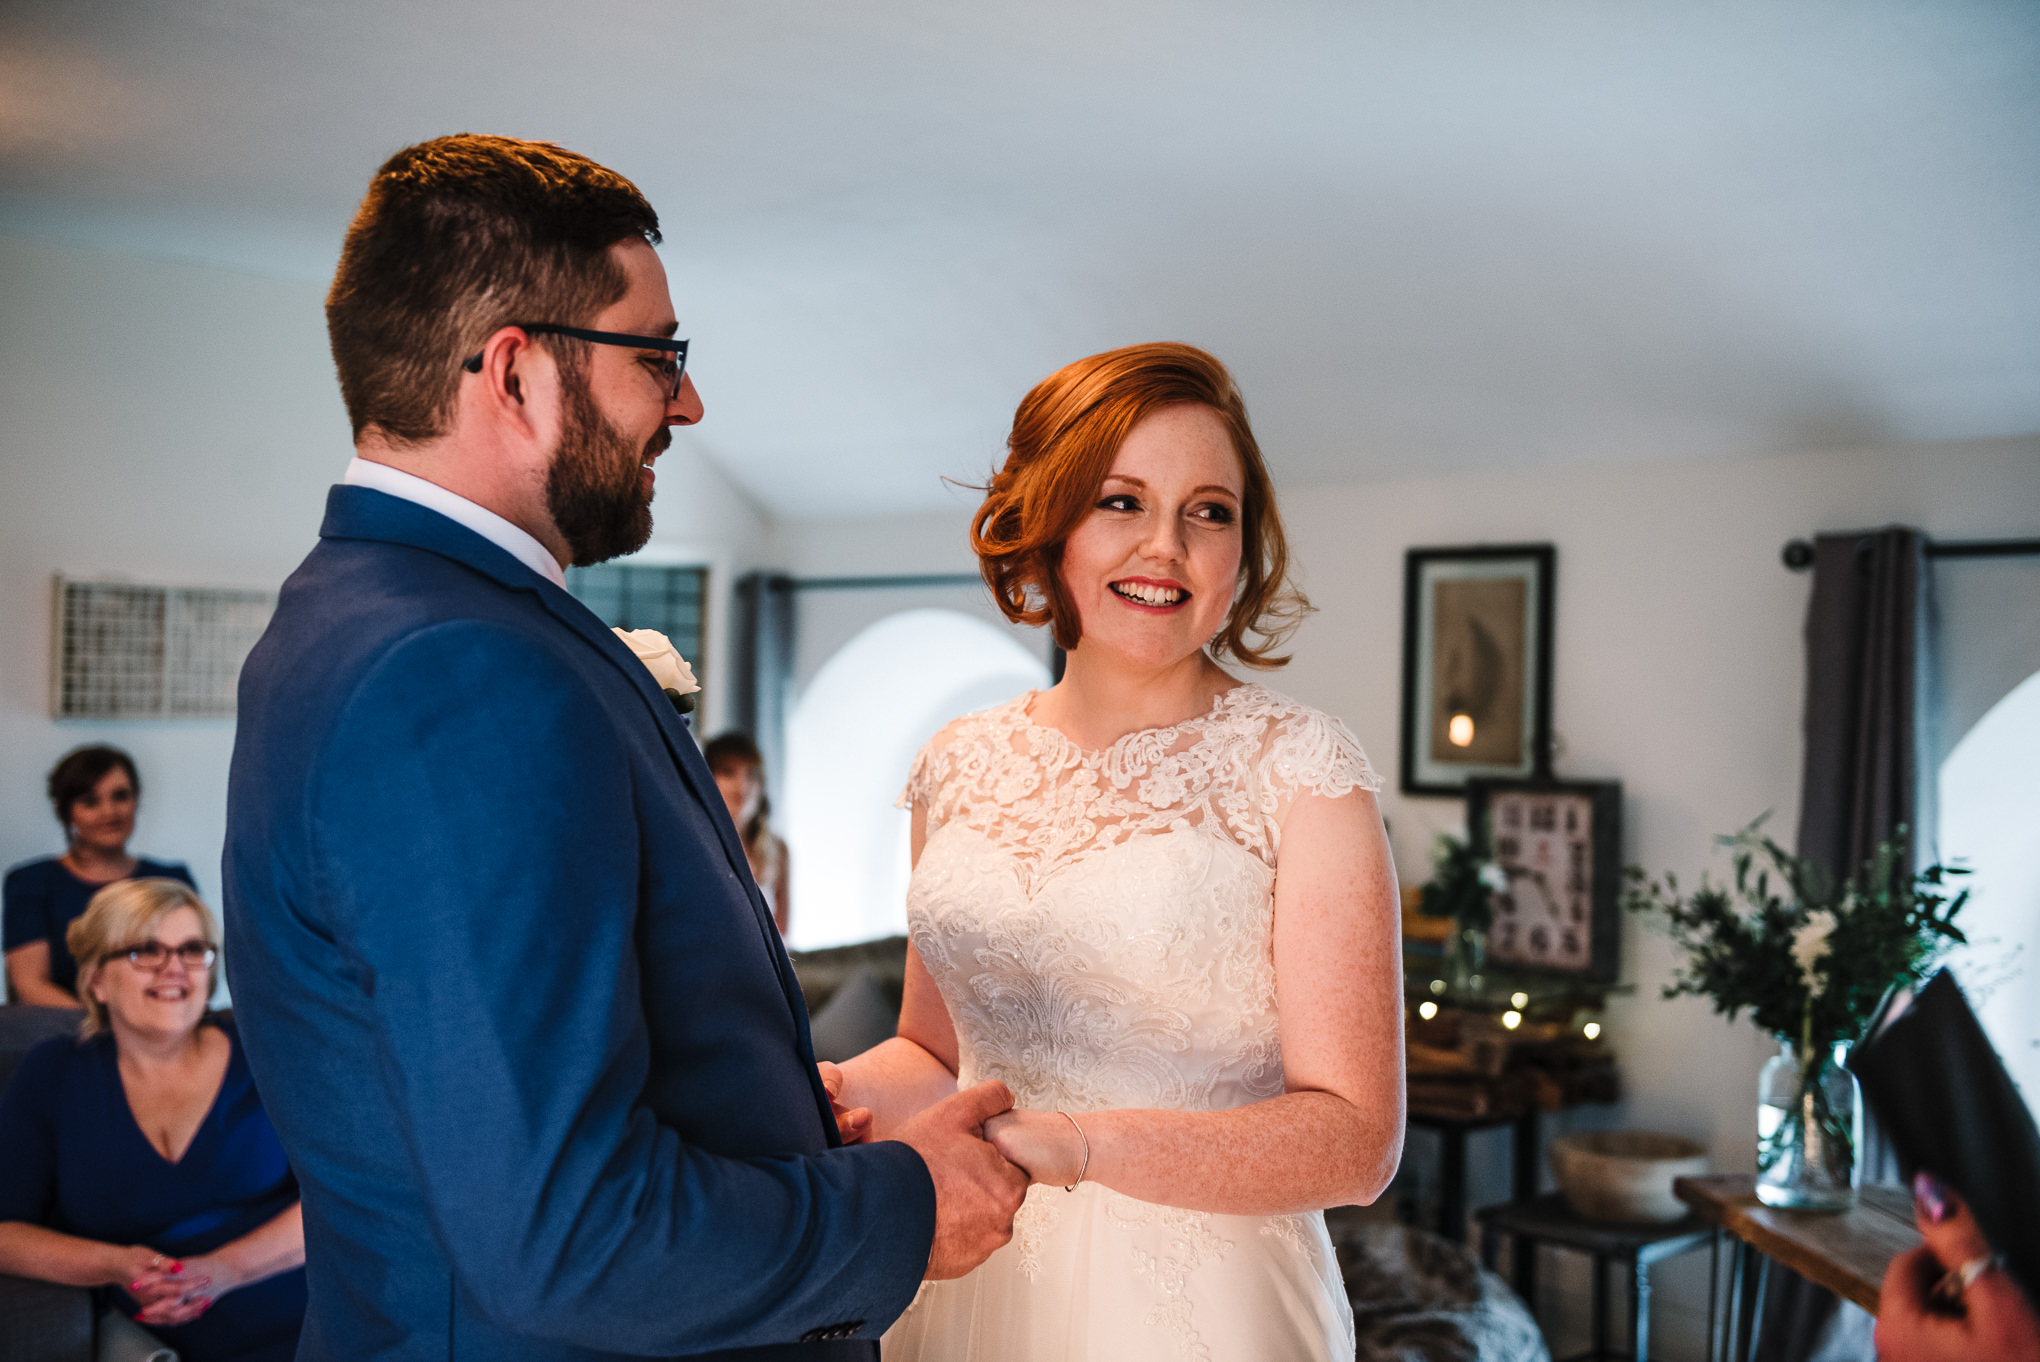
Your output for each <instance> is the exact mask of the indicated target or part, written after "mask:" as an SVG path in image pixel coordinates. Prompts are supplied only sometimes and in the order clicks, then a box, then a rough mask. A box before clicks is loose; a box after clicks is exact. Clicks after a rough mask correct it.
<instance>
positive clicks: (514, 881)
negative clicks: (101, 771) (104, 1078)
mask: <svg viewBox="0 0 2040 1362" xmlns="http://www.w3.org/2000/svg"><path fill="white" fill-rule="evenodd" d="M320 534H321V542H320V544H319V545H318V547H317V548H315V549H314V550H313V551H312V553H311V555H310V556H309V557H307V558H306V559H305V561H304V563H303V565H302V566H300V567H299V568H298V570H297V572H296V573H294V574H293V575H292V576H291V578H290V580H289V582H287V583H286V584H285V586H284V588H283V593H282V597H281V599H280V601H279V602H278V606H277V611H276V616H275V619H274V620H273V622H272V623H271V624H270V626H269V630H268V632H267V633H265V634H264V635H263V638H262V641H261V642H260V643H259V644H258V645H257V646H256V648H255V651H254V652H253V653H252V654H251V655H250V656H249V659H248V663H247V666H246V668H245V669H244V670H243V672H242V677H241V712H240V725H239V731H238V734H237V736H236V739H235V744H234V760H233V772H232V778H231V782H230V787H229V793H228V813H227V844H226V854H225V864H224V867H223V869H224V880H225V890H226V892H225V907H226V918H227V922H228V926H229V931H228V935H227V940H228V942H229V943H230V956H229V959H230V965H231V977H232V981H233V989H234V1004H235V1010H236V1015H237V1017H238V1018H239V1021H240V1028H241V1032H242V1034H243V1036H244V1037H245V1039H246V1044H247V1050H248V1057H249V1059H250V1061H251V1062H252V1064H253V1065H254V1070H255V1076H256V1079H257V1081H258V1083H259V1085H260V1088H261V1092H262V1096H263V1100H264V1102H265V1103H266V1105H267V1106H268V1108H269V1112H270V1115H271V1118H272V1119H273V1120H274V1122H275V1125H276V1128H277V1131H278V1133H279V1134H280V1135H281V1136H282V1138H283V1142H284V1146H285V1148H286V1149H287V1150H288V1152H289V1154H290V1158H291V1162H292V1164H293V1165H294V1166H295V1168H296V1171H297V1175H298V1178H299V1181H300V1182H301V1184H302V1186H303V1193H304V1210H305V1249H306V1268H307V1273H308V1287H309V1296H310V1306H309V1312H308V1315H307V1318H306V1321H305V1329H304V1334H303V1344H302V1350H301V1351H300V1353H299V1356H300V1357H301V1358H305V1359H323V1358H336V1359H348V1360H349V1362H354V1360H355V1359H365V1358H407V1359H408V1358H432V1359H441V1358H487V1359H491V1362H521V1360H522V1359H570V1358H571V1359H583V1358H597V1357H603V1356H609V1355H615V1354H626V1355H637V1356H644V1355H651V1356H674V1355H695V1354H702V1353H710V1354H716V1355H721V1354H723V1353H724V1352H725V1351H730V1350H746V1349H755V1348H761V1347H763V1348H765V1351H762V1352H759V1353H757V1354H755V1356H756V1357H759V1358H778V1357H782V1356H783V1357H787V1358H794V1357H798V1358H802V1359H822V1358H830V1357H836V1358H848V1357H859V1358H870V1357H873V1356H875V1353H876V1348H875V1345H874V1344H873V1343H871V1342H868V1341H862V1342H860V1341H856V1340H870V1339H873V1338H876V1336H877V1335H878V1334H879V1333H880V1332H881V1331H883V1329H884V1328H885V1327H886V1326H887V1325H888V1324H890V1323H891V1321H892V1320H893V1319H894V1318H895V1317H896V1316H897V1315H899V1313H900V1312H901V1311H902V1310H904V1309H905V1308H906V1305H907V1303H908V1302H909V1301H910V1300H911V1299H912V1297H913V1294H914V1291H915V1289H916V1287H917V1286H918V1284H919V1281H920V1277H921V1273H922V1271H923V1269H924V1268H925V1266H926V1263H927V1259H928V1251H929V1245H930V1242H931V1239H932V1236H933V1232H934V1212H935V1203H934V1189H933V1186H932V1184H931V1182H930V1180H929V1177H928V1171H927V1168H926V1167H925V1165H923V1164H922V1162H921V1160H920V1158H919V1156H917V1155H916V1154H915V1153H914V1152H913V1151H912V1150H910V1149H908V1148H907V1147H906V1146H905V1145H901V1144H896V1143H886V1144H876V1145H867V1146H859V1147H853V1148H842V1147H840V1145H839V1141H838V1140H837V1138H836V1131H835V1124H834V1121H833V1120H832V1119H831V1118H830V1115H829V1105H828V1099H827V1095H826V1094H825V1093H824V1092H823V1091H822V1089H821V1085H820V1082H819V1080H818V1079H817V1077H816V1075H815V1069H814V1057H813V1054H812V1052H811V1050H810V1048H809V1043H808V1029H807V1013H806V1010H805V1008H804V1007H803V1006H802V1003H801V997H800V993H799V990H798V989H797V987H796V986H795V984H794V980H793V973H792V970H791V968H790V967H789V966H788V964H787V961H786V956H785V953H784V952H783V951H782V950H781V948H780V944H779V938H778V934H777V933H776V932H775V931H774V930H773V927H772V920H771V918H770V916H769V915H768V914H767V913H766V911H765V907H764V903H763V901H762V899H761V898H760V896H759V894H758V892H757V889H756V886H755V885H753V883H752V881H751V876H750V871H749V868H748V866H747V864H746V861H745V859H744V854H743V850H742V848H741V846H740V844H739V842H738V840H737V835H736V831H735V829H734V828H733V827H732V826H731V824H730V821H729V817H728V815H727V813H726V812H725V811H724V806H723V803H722V800H721V798H720V797H719V795H718V794H717V792H716V788H715V784H714V781H713V779H712V778H711V776H710V775H709V772H708V770H707V767H706V766H705V765H704V763H703V761H702V759H701V755H700V753H699V751H698V750H697V749H696V748H695V745H694V743H693V741H692V740H691V739H690V738H689V736H688V735H687V733H686V731H685V729H684V728H683V726H682V725H681V723H680V721H679V718H678V716H677V715H675V714H674V712H673V709H672V705H671V703H670V702H669V701H668V700H667V699H666V697H665V696H664V695H663V694H662V693H661V692H660V691H659V690H658V689H657V688H656V687H655V685H654V684H653V682H652V679H651V675H650V673H649V672H647V671H646V669H645V667H644V666H643V664H641V663H639V662H638V661H637V659H636V658H634V657H633V656H632V655H631V653H630V651H629V649H627V648H625V647H624V646H623V645H622V644H621V643H620V642H618V641H617V640H616V638H615V637H614V636H613V635H612V634H611V633H610V632H609V630H608V629H607V628H605V627H604V626H603V624H602V623H601V621H599V620H598V619H596V618H595V616H594V615H592V614H590V613H589V612H588V610H587V609H586V608H584V607H583V606H582V605H581V604H580V603H579V602H578V601H575V600H574V599H573V598H572V597H570V596H569V595H567V594H566V593H565V592H564V591H561V590H560V589H558V588H557V587H555V586H553V585H552V584H551V583H550V582H548V581H545V580H543V579H541V578H540V577H539V576H537V575H536V574H535V573H533V572H531V571H530V570H529V569H528V568H526V567H525V566H523V565H522V564H521V563H519V562H517V561H516V560H515V559H514V558H513V557H511V556H510V555H509V554H508V553H505V552H504V551H503V550H501V549H499V548H497V547H496V546H495V545H493V544H491V543H489V542H488V541H487V540H485V539H483V538H481V537H480V536H479V535H476V534H474V533H472V532H471V531H469V530H467V529H465V528H463V527H461V526H459V525H457V524H455V523H454V522H452V521H450V520H448V519H446V518H445V517H443V516H441V515H438V514H437V513H435V512H432V511H429V510H426V509H425V508H423V507H421V506H417V505H414V504H412V503H410V502H407V501H404V500H402V499H400V498H396V497H391V496H387V495H385V494H383V493H381V492H375V491H371V490H368V489H366V488H359V487H336V488H335V489H333V492H332V494H331V497H330V498H329V500H328V503H327V512H326V523H325V525H324V526H323V528H322V529H321V531H320ZM803 1337H806V1338H809V1339H817V1338H819V1339H830V1338H835V1339H844V1340H849V1341H842V1342H827V1341H824V1342H820V1343H815V1342H809V1343H805V1344H802V1343H799V1342H797V1340H801V1339H802V1338H803ZM772 1345H783V1346H772ZM740 1355H741V1356H744V1357H746V1358H749V1357H753V1356H754V1354H753V1353H751V1352H748V1351H744V1352H741V1354H740Z"/></svg>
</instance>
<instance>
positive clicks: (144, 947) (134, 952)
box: [107, 941, 220, 974]
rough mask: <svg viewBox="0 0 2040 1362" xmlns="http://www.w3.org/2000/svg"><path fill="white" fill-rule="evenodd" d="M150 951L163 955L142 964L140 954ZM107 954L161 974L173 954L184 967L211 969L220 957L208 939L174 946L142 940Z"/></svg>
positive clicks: (167, 966)
mask: <svg viewBox="0 0 2040 1362" xmlns="http://www.w3.org/2000/svg"><path fill="white" fill-rule="evenodd" d="M151 951H154V952H158V953H160V954H161V955H162V957H163V958H162V960H161V961H159V962H158V963H156V964H153V965H145V964H143V963H142V956H143V955H144V954H145V953H148V952H151ZM194 952H196V958H194V954H193V953H194ZM107 955H108V958H118V959H122V960H125V961H127V962H128V963H129V964H130V965H133V966H134V967H135V968H136V969H138V970H144V971H147V972H148V973H150V974H161V973H162V972H163V971H164V970H166V969H168V968H170V957H171V956H173V955H174V956H176V957H177V958H178V959H180V960H182V961H183V962H184V967H185V968H186V969H211V968H212V967H213V962H214V961H215V960H218V959H219V958H220V948H219V947H218V946H216V945H214V944H213V943H212V942H210V941H186V942H183V943H181V944H179V945H175V946H166V945H164V944H163V943H162V942H160V941H144V942H142V943H141V944H140V945H136V946H125V947H123V948H121V949H120V950H117V951H108V952H107Z"/></svg>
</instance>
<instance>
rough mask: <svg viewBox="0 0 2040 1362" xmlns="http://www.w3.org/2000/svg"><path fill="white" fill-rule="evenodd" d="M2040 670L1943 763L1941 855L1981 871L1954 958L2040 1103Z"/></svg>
mask: <svg viewBox="0 0 2040 1362" xmlns="http://www.w3.org/2000/svg"><path fill="white" fill-rule="evenodd" d="M2036 772H2040V672H2036V673H2035V674H2034V675H2032V676H2029V677H2027V678H2026V679H2025V680H2024V681H2023V682H2021V683H2020V684H2019V685H2018V686H2017V687H2015V688H2014V689H2013V690H2012V692H2011V693H2010V694H2009V695H2006V696H2005V697H2004V698H2003V699H2002V700H1999V701H1998V702H1997V703H1996V704H1995V705H1993V706H1992V707H1991V708H1990V710H1989V711H1988V712H1986V713H1985V714H1984V716H1983V718H1981V719H1979V720H1978V721H1977V722H1976V725H1975V726H1974V727H1973V728H1971V729H1970V730H1969V731H1968V732H1967V733H1965V734H1964V735H1963V736H1962V740H1961V741H1960V742H1959V743H1957V744H1956V745H1955V749H1954V750H1953V751H1952V752H1950V753H1949V754H1948V757H1947V759H1946V760H1945V761H1943V762H1942V763H1941V771H1940V789H1939V795H1940V828H1939V833H1940V842H1939V846H1940V855H1941V859H1942V860H1944V861H1957V860H1959V861H1963V862H1966V863H1967V864H1968V865H1969V866H1970V867H1971V868H1972V870H1973V872H1974V873H1973V874H1972V875H1971V877H1970V880H1969V884H1970V887H1971V890H1972V894H1971V898H1970V902H1969V905H1968V906H1967V907H1966V908H1964V909H1963V912H1962V917H1961V918H1960V919H1958V921H1959V923H1960V925H1961V927H1962V929H1963V931H1964V933H1965V934H1966V935H1967V936H1968V937H1969V939H1970V941H1971V942H1973V943H1974V944H1973V945H1972V946H1970V947H1969V948H1967V949H1963V950H1959V951H1957V952H1956V953H1955V954H1954V956H1953V957H1952V958H1951V959H1950V960H1949V964H1950V965H1951V966H1952V967H1953V968H1954V970H1955V973H1956V977H1958V978H1959V979H1961V980H1962V982H1963V985H1964V987H1965V990H1966V991H1967V992H1968V993H1969V996H1970V1001H1971V1003H1972V1005H1974V1006H1976V1009H1977V1017H1978V1020H1980V1021H1981V1022H1982V1023H1983V1027H1984V1030H1985V1031H1986V1032H1987V1033H1988V1034H1989V1036H1990V1039H1991V1044H1993V1045H1994V1046H1996V1047H1997V1051H1998V1053H1999V1054H2000V1055H2002V1056H2003V1057H2004V1061H2005V1067H2006V1068H2008V1069H2010V1070H2011V1074H2012V1078H2013V1079H2014V1080H2015V1081H2016V1082H2017V1083H2018V1085H2019V1088H2020V1090H2021V1091H2022V1092H2023V1093H2024V1095H2025V1098H2026V1104H2027V1105H2028V1106H2030V1107H2035V1108H2036V1109H2040V987H2036V986H2035V985H2036V983H2040V775H2036Z"/></svg>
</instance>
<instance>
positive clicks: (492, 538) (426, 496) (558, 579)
mask: <svg viewBox="0 0 2040 1362" xmlns="http://www.w3.org/2000/svg"><path fill="white" fill-rule="evenodd" d="M340 481H342V482H344V483H346V484H347V485H348V486H349V487H372V488H374V489H375V490H376V491H378V492H387V493H389V494H390V495H391V496H393V497H402V498H403V499H404V500H405V501H412V502H416V503H417V504H418V505H420V506H423V507H424V508H425V509H426V510H428V511H437V512H439V514H441V515H443V516H445V517H446V518H447V519H448V520H451V521H453V522H454V523H455V524H456V525H465V526H466V527H467V528H468V529H471V530H473V531H474V532H475V533H476V534H478V535H480V536H481V537H482V538H484V539H486V540H488V541H489V542H490V543H491V544H494V545H495V546H496V547H497V548H499V549H501V550H503V552H505V553H507V554H509V555H510V556H511V557H512V558H515V559H516V560H517V561H518V562H520V563H522V564H524V566H526V567H528V568H530V569H531V570H532V571H533V572H536V573H537V574H538V575H539V576H541V577H543V578H545V579H546V580H547V581H549V582H551V583H552V584H553V585H554V586H557V587H564V586H565V585H566V584H567V574H566V570H565V569H564V568H562V567H561V566H560V560H559V559H557V558H555V557H553V556H552V552H551V551H550V550H549V549H547V548H546V546H545V545H543V544H541V543H539V542H538V541H537V540H536V539H533V538H532V537H531V536H530V535H529V534H527V533H526V532H525V531H523V530H521V529H519V528H518V527H517V526H515V525H512V524H511V523H510V522H509V521H507V520H505V519H503V517H502V516H499V515H497V514H496V513H495V512H494V511H492V510H490V509H489V508H488V507H486V506H482V505H479V504H477V503H475V502H472V501H469V500H468V499H467V498H466V497H464V496H461V495H460V494H459V493H458V492H449V491H447V490H446V489H445V488H444V487H441V486H440V485H439V484H438V483H436V482H427V481H426V480H425V479H423V478H421V477H419V476H417V475H416V474H414V473H406V472H404V470H402V469H401V468H392V467H390V466H389V465H388V464H386V463H376V462H374V461H373V460H370V459H364V458H360V457H359V456H357V457H355V458H353V459H350V460H348V462H347V476H345V477H343V478H342V479H340Z"/></svg>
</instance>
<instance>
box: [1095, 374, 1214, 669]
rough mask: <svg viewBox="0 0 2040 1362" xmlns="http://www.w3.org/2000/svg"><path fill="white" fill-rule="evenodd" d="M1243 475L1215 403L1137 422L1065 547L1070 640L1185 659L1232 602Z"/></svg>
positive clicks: (1135, 655)
mask: <svg viewBox="0 0 2040 1362" xmlns="http://www.w3.org/2000/svg"><path fill="white" fill-rule="evenodd" d="M1244 486H1245V476H1244V473H1243V470H1242V468H1241V466H1240V457H1239V455H1238V453H1237V452H1235V451H1234V449H1233V443H1232V437H1231V435H1230V434H1229V433H1228V432H1227V430H1226V427H1225V423H1224V422H1223V421H1221V420H1220V419H1219V417H1218V414H1217V413H1216V412H1214V411H1212V410H1211V408H1209V407H1206V406H1203V405H1201V404H1195V403H1183V404H1180V405H1177V406H1172V407H1164V408H1162V409H1161V410H1160V411H1157V412H1154V413H1152V414H1151V415H1149V416H1147V417H1146V418H1144V419H1143V420H1141V421H1140V422H1139V423H1138V424H1137V425H1135V426H1134V428H1133V429H1132V430H1131V431H1130V432H1128V434H1127V437H1126V441H1125V443H1123V444H1122V445H1121V446H1120V447H1119V452H1118V454H1117V455H1116V456H1115V457H1114V459H1113V461H1112V471H1111V472H1110V473H1108V474H1107V475H1106V477H1105V482H1104V485H1103V486H1102V487H1100V488H1099V491H1098V498H1097V500H1096V501H1095V502H1094V503H1093V505H1092V508H1091V511H1090V513H1089V514H1088V515H1087V516H1085V517H1084V519H1083V521H1082V522H1080V523H1079V524H1078V526H1077V528H1076V529H1075V530H1074V531H1073V532H1072V533H1071V534H1070V537H1069V541H1068V543H1067V544H1066V545H1065V546H1064V549H1063V559H1062V569H1061V572H1062V580H1063V588H1064V590H1065V591H1067V592H1068V593H1069V596H1070V599H1071V600H1072V601H1073V602H1074V603H1075V604H1076V607H1077V615H1078V619H1079V621H1080V622H1081V628H1082V638H1081V639H1080V641H1079V642H1078V645H1077V646H1078V648H1079V649H1084V648H1094V649H1102V650H1104V651H1107V652H1111V653H1116V654H1119V655H1121V656H1122V657H1123V658H1124V660H1125V661H1126V662H1128V663H1132V664H1133V665H1134V666H1136V667H1140V668H1143V669H1163V668H1168V667H1171V666H1174V665H1177V664H1180V663H1183V662H1186V661H1193V660H1194V658H1195V655H1196V654H1197V652H1198V650H1199V649H1201V648H1202V647H1203V646H1204V645H1205V643H1207V642H1208V641H1209V640H1210V639H1211V636H1212V635H1213V634H1215V633H1217V632H1218V631H1219V629H1220V628H1221V627H1223V625H1224V624H1225V620H1226V615H1227V612H1229V611H1230V610H1231V609H1232V603H1233V591H1234V588H1235V586H1236V585H1237V583H1238V581H1239V575H1240V554H1241V535H1240V502H1241V499H1242V497H1243V495H1244Z"/></svg>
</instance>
